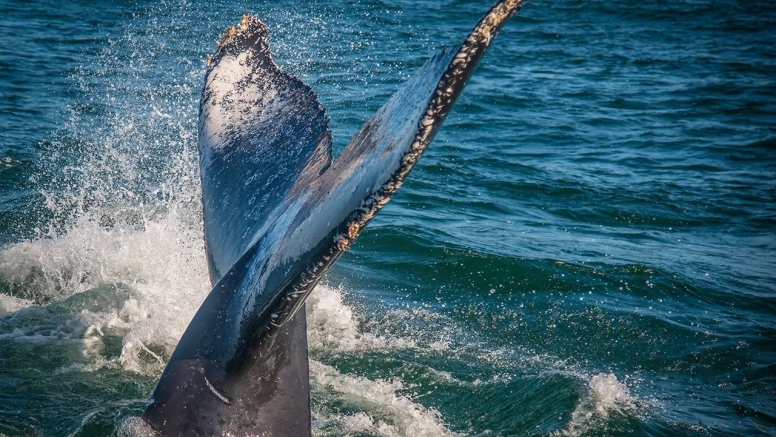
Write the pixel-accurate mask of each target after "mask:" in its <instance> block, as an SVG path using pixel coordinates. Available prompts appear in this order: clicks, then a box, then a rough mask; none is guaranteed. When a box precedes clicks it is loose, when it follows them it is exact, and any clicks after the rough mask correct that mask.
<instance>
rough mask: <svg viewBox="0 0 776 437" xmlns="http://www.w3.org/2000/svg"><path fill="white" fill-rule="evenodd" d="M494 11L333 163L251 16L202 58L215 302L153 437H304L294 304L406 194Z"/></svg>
mask: <svg viewBox="0 0 776 437" xmlns="http://www.w3.org/2000/svg"><path fill="white" fill-rule="evenodd" d="M522 4H523V0H501V1H498V2H497V3H496V4H495V5H494V6H493V7H492V8H491V9H490V10H489V11H488V12H487V13H486V14H485V15H484V16H483V18H482V19H481V20H480V21H479V22H478V23H477V25H476V26H475V27H474V29H473V30H472V31H471V33H470V34H469V35H468V36H467V38H466V39H465V40H464V41H463V43H461V44H459V45H456V46H454V47H452V49H450V50H443V51H441V52H439V53H437V54H435V55H434V56H432V57H431V58H430V59H429V60H428V61H427V62H426V64H425V65H424V66H423V67H422V68H421V69H420V70H419V71H418V72H417V73H416V74H415V75H414V76H413V77H412V78H410V79H409V80H408V81H407V82H406V83H405V84H404V85H403V86H402V87H401V88H400V89H399V90H398V91H397V92H396V93H395V94H394V95H393V96H392V97H391V98H390V99H389V100H388V102H387V103H386V104H385V105H384V106H383V107H382V108H380V109H379V110H378V111H377V113H376V114H375V115H374V116H373V117H371V118H370V119H369V120H367V121H366V123H365V124H364V126H363V128H362V129H361V130H360V131H359V133H358V134H356V136H355V137H353V139H352V140H351V141H350V143H349V144H348V146H347V147H346V148H345V150H344V151H343V152H342V154H341V155H340V156H339V157H338V158H337V159H336V160H334V159H333V157H332V149H331V145H332V136H331V133H330V131H329V127H328V126H329V119H328V117H327V115H326V112H325V110H324V108H323V107H322V106H321V104H320V103H319V102H318V99H317V97H316V95H315V92H314V91H313V90H312V88H310V87H309V86H307V85H305V84H304V83H302V82H301V81H300V80H299V79H297V78H295V77H292V76H290V75H289V74H287V73H285V72H283V71H282V70H281V69H280V68H279V67H278V66H277V65H276V64H275V63H274V62H273V60H272V57H271V55H270V50H269V33H268V31H267V27H266V26H265V25H264V23H262V22H261V21H260V20H259V19H257V18H256V17H253V16H251V15H246V16H244V17H243V20H242V22H241V23H240V24H239V25H238V26H236V27H232V28H229V29H228V31H227V32H226V34H224V36H223V40H222V41H221V43H220V44H219V48H218V51H217V52H216V53H215V55H213V56H212V57H209V58H208V68H207V74H206V76H205V86H204V89H203V91H202V97H201V102H200V108H199V150H200V166H201V176H202V201H203V212H204V227H205V243H206V249H207V258H208V265H209V271H210V277H211V281H212V283H213V290H212V291H211V293H210V294H209V295H208V297H207V298H206V299H205V301H204V302H203V304H202V306H201V307H200V309H199V310H198V312H197V313H196V315H195V316H194V318H193V320H192V321H191V323H190V325H189V326H188V328H187V329H186V331H185V333H184V334H183V336H182V337H181V339H180V341H179V343H178V346H177V348H176V349H175V351H174V352H173V354H172V356H171V357H170V360H169V362H168V364H167V367H166V368H165V370H164V372H163V373H162V376H161V378H160V380H159V382H158V384H157V386H156V389H155V390H154V393H153V395H152V398H151V400H150V401H149V403H148V406H147V407H146V410H145V412H144V413H143V419H144V420H145V421H146V422H147V423H148V424H149V425H150V426H151V427H152V428H153V429H154V430H155V431H156V432H158V433H159V434H160V435H163V436H212V435H234V436H238V435H262V436H278V437H284V436H288V437H290V436H293V437H299V436H310V434H311V430H310V428H311V424H310V393H309V369H308V357H307V336H306V325H305V307H304V302H305V299H306V298H307V296H308V295H309V293H310V292H311V291H312V289H313V288H314V287H315V285H316V284H317V283H318V281H320V279H321V277H322V275H323V274H324V272H326V270H327V269H328V268H329V267H330V266H331V265H332V263H334V261H336V260H337V258H338V257H339V256H340V255H341V254H342V253H343V252H344V251H345V250H347V249H348V248H349V247H350V245H351V244H353V241H354V240H355V238H356V237H357V236H358V234H359V233H360V232H361V230H362V229H363V228H364V227H365V226H366V225H367V223H369V221H370V220H371V219H372V218H373V217H374V216H375V214H376V213H377V212H378V211H379V210H380V209H381V208H382V207H383V206H385V204H386V203H387V202H388V200H389V199H390V198H391V196H393V194H394V193H396V191H397V190H398V189H399V187H401V185H402V183H403V181H404V180H405V178H406V177H407V175H408V174H409V172H410V171H411V170H412V168H413V166H414V165H415V163H417V161H418V159H420V157H421V155H422V153H423V151H424V150H425V149H426V147H427V146H428V145H429V143H430V142H431V140H432V139H433V137H434V135H435V134H436V132H437V130H438V129H439V127H440V126H441V124H442V122H443V121H444V120H445V118H446V116H447V115H448V113H449V111H450V109H451V108H452V106H453V104H454V103H455V100H456V98H457V97H458V95H459V94H460V93H461V91H462V89H463V87H464V86H465V84H466V81H467V79H468V78H469V77H470V76H471V74H472V72H473V71H474V68H475V67H476V65H477V64H478V62H479V61H480V59H481V58H482V56H483V54H484V53H485V50H486V49H487V48H488V46H489V45H490V43H491V41H492V40H493V38H494V37H495V36H496V33H497V32H498V31H499V29H501V27H502V26H503V25H504V24H505V23H506V22H507V20H508V19H509V18H510V17H511V16H512V15H514V14H515V13H516V12H517V11H518V10H519V9H520V8H521V6H522Z"/></svg>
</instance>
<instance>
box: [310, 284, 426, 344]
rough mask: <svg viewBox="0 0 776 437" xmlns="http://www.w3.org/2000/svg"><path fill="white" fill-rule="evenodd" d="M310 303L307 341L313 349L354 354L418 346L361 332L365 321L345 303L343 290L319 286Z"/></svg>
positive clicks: (314, 291) (401, 340)
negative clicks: (359, 326)
mask: <svg viewBox="0 0 776 437" xmlns="http://www.w3.org/2000/svg"><path fill="white" fill-rule="evenodd" d="M307 302H308V304H307V340H308V343H309V347H310V348H311V349H312V350H319V351H323V350H325V351H336V352H354V351H364V350H384V349H386V348H391V349H393V350H396V349H406V348H411V347H415V343H414V342H413V341H412V340H411V339H406V338H388V337H385V336H381V335H375V334H372V333H369V332H362V331H361V330H359V329H358V325H359V323H360V322H361V321H362V320H360V318H359V317H358V316H357V315H356V314H355V313H354V312H353V309H352V308H351V307H349V306H348V305H346V304H345V302H344V301H343V292H342V290H340V289H337V288H334V287H331V286H328V285H318V286H317V287H316V288H315V290H313V292H312V293H311V294H310V297H309V298H308V301H307Z"/></svg>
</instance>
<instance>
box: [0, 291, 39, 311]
mask: <svg viewBox="0 0 776 437" xmlns="http://www.w3.org/2000/svg"><path fill="white" fill-rule="evenodd" d="M32 304H33V302H32V301H31V300H27V299H19V298H18V297H13V296H7V295H5V294H0V316H4V315H6V314H11V313H15V312H16V311H19V310H20V309H22V308H27V307H28V306H30V305H32Z"/></svg>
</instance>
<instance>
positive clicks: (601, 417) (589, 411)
mask: <svg viewBox="0 0 776 437" xmlns="http://www.w3.org/2000/svg"><path fill="white" fill-rule="evenodd" d="M587 389H588V390H587V392H586V393H584V394H583V395H582V396H581V399H580V402H579V404H578V405H577V407H576V408H575V409H574V411H573V412H572V413H571V421H570V422H569V425H568V427H567V428H566V429H564V430H562V431H561V434H562V435H565V436H579V435H582V434H584V433H585V432H586V431H588V430H590V429H593V428H595V427H598V426H600V425H602V424H603V423H604V422H605V421H606V419H607V418H608V417H609V415H610V414H612V413H616V414H631V413H633V412H634V410H635V400H634V398H633V397H631V394H630V390H628V387H627V386H626V385H625V384H624V383H622V382H620V381H618V380H617V376H615V375H614V374H612V373H608V374H606V373H599V374H597V375H594V376H593V377H592V378H590V381H589V382H588V384H587Z"/></svg>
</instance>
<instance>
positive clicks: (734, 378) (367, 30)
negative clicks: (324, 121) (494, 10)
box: [0, 0, 776, 436]
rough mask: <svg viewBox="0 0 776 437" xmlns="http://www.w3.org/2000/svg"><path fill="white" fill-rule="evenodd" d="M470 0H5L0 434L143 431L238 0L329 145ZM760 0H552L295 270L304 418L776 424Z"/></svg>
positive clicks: (771, 428) (182, 299)
mask: <svg viewBox="0 0 776 437" xmlns="http://www.w3.org/2000/svg"><path fill="white" fill-rule="evenodd" d="M488 7H489V4H487V3H480V2H475V1H471V0H456V1H442V0H439V1H404V0H402V1H397V2H381V1H372V0H365V1H360V2H349V3H340V2H335V1H326V0H318V1H314V2H313V1H310V2H282V3H281V2H256V3H251V2H234V1H215V2H203V1H177V0H173V1H166V2H146V1H128V2H122V1H113V2H109V1H106V2H87V1H82V0H76V1H74V2H70V3H65V4H63V3H60V2H53V1H50V0H35V1H24V2H19V1H10V0H0V132H2V136H0V158H2V163H0V435H3V436H33V435H35V436H37V435H42V436H69V435H74V436H103V435H137V433H138V431H137V430H136V426H135V424H136V422H135V421H134V420H133V419H132V418H133V417H136V416H139V415H140V413H141V412H142V410H143V408H144V406H145V404H146V402H147V400H148V398H149V396H150V393H151V391H152V390H153V387H154V384H155V382H156V379H157V378H158V377H159V375H160V373H161V370H162V368H163V365H164V362H165V359H166V358H167V357H169V354H170V353H171V351H172V349H173V348H174V346H175V344H176V341H177V338H178V337H179V336H180V335H181V334H182V332H183V330H184V329H185V327H186V325H187V323H188V320H189V318H190V317H191V316H192V315H193V313H194V311H195V310H196V308H197V307H198V305H199V303H200V302H201V300H202V299H203V298H204V297H205V295H206V294H207V292H208V291H209V290H208V284H209V280H208V278H207V271H206V270H207V267H206V262H205V256H204V248H203V244H202V230H201V226H202V224H201V213H200V208H201V204H200V201H199V186H198V183H199V181H198V179H197V178H198V168H197V151H196V118H197V112H196V111H197V103H198V100H199V91H200V88H201V85H202V83H201V81H202V78H203V77H204V70H205V57H206V56H207V54H210V53H212V52H213V51H214V50H215V41H216V40H217V39H218V37H219V35H220V33H221V32H222V31H223V30H224V29H225V28H226V27H227V26H229V25H232V24H234V23H236V22H237V21H238V20H239V17H240V16H241V15H242V14H243V13H245V12H248V11H250V12H254V13H256V14H257V15H259V16H260V17H262V18H263V19H264V21H266V22H267V24H268V25H269V27H270V29H271V31H272V43H273V50H274V54H275V56H276V58H277V60H278V62H279V64H280V65H281V66H282V67H283V68H285V69H286V70H288V71H290V72H292V73H293V74H295V75H297V76H299V77H300V78H302V79H303V80H304V81H305V82H307V83H308V84H310V85H311V86H313V88H314V89H315V90H316V92H317V93H318V94H319V96H320V99H321V101H322V103H323V104H324V106H326V107H327V108H328V111H329V115H330V117H331V119H332V130H333V132H334V135H335V151H336V150H342V148H343V147H344V145H345V144H346V143H347V141H348V140H349V138H350V136H351V135H353V134H354V133H355V132H357V130H358V129H359V128H360V126H361V123H362V122H363V121H364V120H365V119H366V118H367V117H369V116H370V115H371V114H372V113H373V112H374V111H375V110H376V109H377V108H379V107H380V106H381V105H382V103H383V102H384V101H385V100H386V99H387V98H388V96H390V95H391V94H392V92H393V91H395V90H396V89H397V88H398V86H399V85H400V84H401V83H402V82H403V80H405V79H406V78H407V77H408V76H409V75H411V74H412V72H413V71H414V70H416V69H417V68H419V67H420V66H421V65H422V64H423V62H424V61H425V59H427V58H428V57H429V56H430V54H431V53H432V51H433V50H437V49H439V48H441V47H443V46H448V47H449V46H452V45H453V44H455V43H457V42H459V40H460V39H461V38H463V37H464V36H465V35H466V33H467V32H468V30H469V29H470V28H471V27H472V26H473V25H474V23H475V22H476V21H477V20H478V19H479V16H480V15H481V14H482V13H483V12H484V11H485V10H486V9H487V8H488ZM775 40H776V7H774V5H773V4H772V3H771V2H767V1H734V2H722V1H714V0H696V1H689V0H682V1H673V2H669V1H655V2H648V3H644V2H629V1H624V0H615V1H609V2H577V1H572V0H558V1H552V2H550V1H541V0H536V1H534V2H532V3H530V4H528V5H527V6H526V7H525V8H524V9H523V11H522V12H521V13H520V14H519V15H518V16H517V17H515V18H514V19H513V20H512V21H511V22H510V23H509V24H508V25H507V27H505V28H504V30H503V31H502V33H501V34H500V35H499V37H498V39H497V40H496V41H495V42H494V44H493V46H492V48H491V50H490V51H489V52H488V54H487V55H486V57H485V58H484V60H483V62H482V64H481V65H480V67H479V69H478V71H477V72H476V73H475V75H474V76H473V78H472V79H471V81H470V83H469V85H468V87H467V88H466V90H465V91H464V94H463V95H462V97H461V98H460V99H459V101H458V103H457V105H456V107H455V109H454V111H453V113H452V114H451V115H450V117H449V118H448V120H447V121H446V123H445V125H444V126H443V128H442V130H441V131H440V133H439V135H438V136H437V138H436V140H435V141H434V143H433V144H432V146H431V147H430V148H429V150H428V151H427V152H426V154H425V155H424V157H423V159H422V160H421V162H420V164H419V165H418V167H416V169H415V170H414V171H413V173H412V175H411V176H410V178H409V181H408V182H407V183H406V184H405V186H404V187H403V188H402V190H401V191H400V192H399V194H398V195H397V196H396V197H395V198H394V199H393V200H392V201H391V203H390V204H389V205H388V206H387V207H386V209H385V210H384V211H382V212H381V213H380V215H378V217H377V218H376V219H375V220H374V221H373V222H372V223H371V224H370V226H369V228H368V229H367V230H366V231H365V232H364V234H362V236H361V237H360V238H359V240H358V242H357V244H356V245H355V246H354V247H353V249H352V251H350V252H349V253H348V254H346V255H345V256H344V257H343V258H342V259H341V260H340V261H338V263H337V264H336V265H335V267H334V268H333V269H332V270H331V271H330V272H329V274H328V275H327V277H326V279H325V281H324V282H325V284H324V285H323V286H320V287H319V288H318V290H316V292H315V293H314V295H313V296H312V298H311V299H312V301H311V303H312V305H311V311H310V314H308V322H309V326H310V329H309V339H310V345H311V351H310V352H311V381H312V396H313V417H314V423H313V427H314V434H315V435H317V436H345V435H347V436H449V435H460V436H517V435H521V436H522V435H536V436H564V435H569V436H582V435H584V436H616V435H623V436H624V435H628V436H630V435H650V436H708V435H713V436H717V435H718V436H729V435H734V436H773V435H776V236H775V235H776V234H775V232H774V231H776V81H775V80H774V78H776V52H775V51H774V49H773V41H775Z"/></svg>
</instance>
